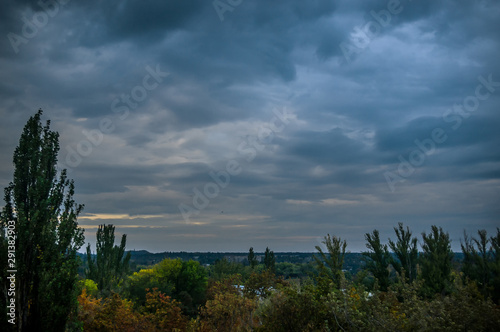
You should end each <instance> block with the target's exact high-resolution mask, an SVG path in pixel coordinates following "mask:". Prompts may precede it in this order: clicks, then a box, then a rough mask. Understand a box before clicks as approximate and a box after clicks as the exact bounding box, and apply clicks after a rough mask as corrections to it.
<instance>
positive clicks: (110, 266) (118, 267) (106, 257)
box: [85, 225, 130, 296]
mask: <svg viewBox="0 0 500 332" xmlns="http://www.w3.org/2000/svg"><path fill="white" fill-rule="evenodd" d="M96 238H97V242H96V248H97V252H96V256H95V258H92V253H91V250H90V243H89V245H88V246H87V262H88V269H87V270H86V271H85V274H86V277H87V278H88V279H92V280H94V281H95V282H96V283H97V286H98V288H99V291H100V292H101V294H103V295H104V296H107V295H109V294H110V293H111V291H112V290H115V289H116V287H118V286H119V285H120V284H121V282H122V280H123V278H124V277H125V276H126V275H127V273H128V271H129V261H130V252H129V253H127V255H126V256H125V257H123V255H124V254H125V246H126V243H127V235H126V234H123V235H122V240H121V243H120V246H117V245H115V226H113V225H99V228H98V229H97V236H96Z"/></svg>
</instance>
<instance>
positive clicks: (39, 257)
mask: <svg viewBox="0 0 500 332" xmlns="http://www.w3.org/2000/svg"><path fill="white" fill-rule="evenodd" d="M41 116H42V110H39V111H38V112H37V113H36V114H35V115H34V116H32V117H31V118H30V119H29V120H28V122H27V123H26V125H25V127H24V130H23V133H22V135H21V138H20V140H19V146H18V147H17V148H16V150H15V152H14V160H13V162H14V167H15V168H14V180H13V182H11V183H10V184H9V186H8V187H7V188H5V197H4V200H5V204H6V205H5V206H4V208H3V213H2V217H1V223H2V229H4V228H5V227H7V226H8V225H9V224H11V223H9V221H13V222H14V224H15V235H16V238H15V249H16V251H15V252H16V257H15V259H16V261H15V263H16V266H15V268H13V269H16V270H17V273H16V294H15V299H16V313H17V317H16V325H17V328H18V330H19V331H64V329H65V325H66V322H67V320H68V315H69V313H70V312H71V311H72V310H73V309H74V308H75V306H76V305H77V302H76V295H75V292H74V291H75V285H76V281H77V268H78V265H79V259H78V257H77V255H76V253H77V251H78V249H79V248H80V247H81V246H82V245H83V243H84V235H83V229H81V228H79V227H78V223H77V217H78V215H79V213H80V212H81V210H82V209H83V205H80V204H76V203H75V201H74V200H73V195H74V184H73V181H71V180H68V179H67V175H66V170H62V171H61V172H60V173H59V177H57V175H58V172H57V169H56V163H57V154H58V152H59V134H58V133H57V132H53V131H51V130H50V121H47V123H46V125H45V126H42V124H41V120H40V118H41ZM2 233H3V232H2ZM5 240H6V239H5V236H4V235H3V234H2V237H1V238H0V242H2V243H3V245H2V246H1V247H2V249H4V250H5V248H6V246H5ZM1 256H2V258H3V257H7V252H2V253H1ZM2 271H3V269H2ZM2 273H3V272H2ZM6 281H7V279H5V278H4V276H2V279H1V281H0V283H2V285H0V286H1V287H0V292H2V293H4V294H2V296H0V298H1V300H0V301H1V302H3V303H2V308H5V302H4V301H5V300H6V299H7V294H5V292H6V290H7V289H8V288H9V287H8V286H7V284H6ZM4 317H5V316H3V317H2V319H3V318H4Z"/></svg>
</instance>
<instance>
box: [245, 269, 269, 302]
mask: <svg viewBox="0 0 500 332" xmlns="http://www.w3.org/2000/svg"><path fill="white" fill-rule="evenodd" d="M277 283H278V280H277V279H276V276H275V275H274V273H273V272H272V271H271V270H269V269H266V270H264V271H262V272H261V273H257V272H255V271H254V272H252V274H251V275H250V276H249V277H248V279H247V281H246V282H245V289H244V291H243V293H244V294H245V296H246V297H248V298H251V299H255V298H267V297H268V296H269V295H270V294H271V293H272V291H273V289H274V287H275V286H276V284H277Z"/></svg>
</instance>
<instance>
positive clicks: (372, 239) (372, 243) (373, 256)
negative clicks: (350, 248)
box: [363, 229, 391, 291]
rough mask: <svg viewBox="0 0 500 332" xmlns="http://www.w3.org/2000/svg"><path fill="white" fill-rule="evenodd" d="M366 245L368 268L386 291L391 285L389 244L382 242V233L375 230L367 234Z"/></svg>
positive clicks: (364, 253)
mask: <svg viewBox="0 0 500 332" xmlns="http://www.w3.org/2000/svg"><path fill="white" fill-rule="evenodd" d="M365 240H366V247H367V248H368V250H369V251H368V252H363V255H364V256H365V258H366V269H367V270H368V271H370V272H371V273H372V274H373V276H374V277H375V279H377V281H378V284H379V286H380V289H381V290H382V291H386V290H387V287H389V283H390V280H389V277H390V265H391V255H390V254H389V250H388V249H387V245H386V244H384V245H382V244H381V243H380V235H379V232H378V230H376V229H375V230H374V231H373V233H372V234H370V233H366V234H365Z"/></svg>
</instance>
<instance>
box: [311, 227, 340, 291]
mask: <svg viewBox="0 0 500 332" xmlns="http://www.w3.org/2000/svg"><path fill="white" fill-rule="evenodd" d="M322 243H323V244H324V245H325V246H326V249H327V250H328V252H327V253H325V252H323V249H322V248H321V247H320V246H316V250H318V254H319V256H316V255H313V258H314V260H315V261H316V264H317V266H318V271H319V276H318V284H319V287H320V289H321V291H322V292H324V293H328V292H329V290H330V284H332V285H333V286H334V287H335V288H336V289H340V288H341V279H342V276H343V272H342V268H343V266H344V258H345V253H346V251H345V250H346V247H347V242H346V240H342V239H341V238H340V237H336V236H335V235H334V236H330V234H328V235H327V236H325V239H324V240H323V241H322Z"/></svg>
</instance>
